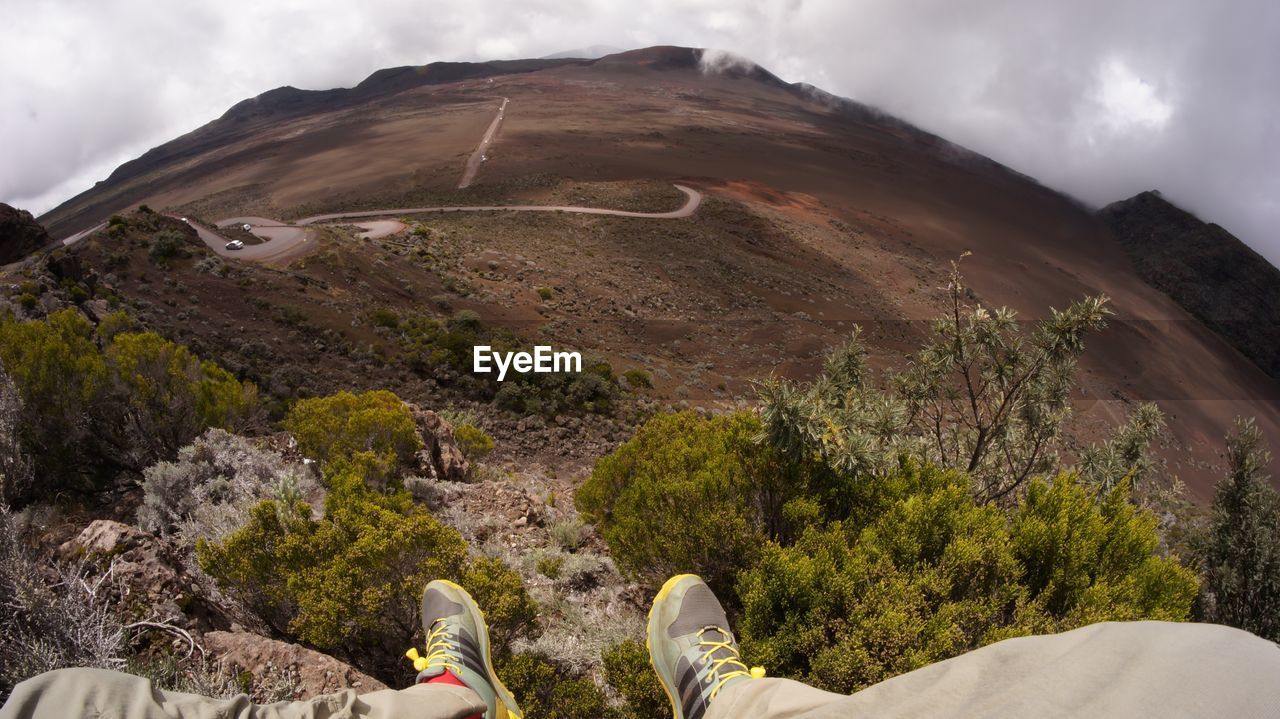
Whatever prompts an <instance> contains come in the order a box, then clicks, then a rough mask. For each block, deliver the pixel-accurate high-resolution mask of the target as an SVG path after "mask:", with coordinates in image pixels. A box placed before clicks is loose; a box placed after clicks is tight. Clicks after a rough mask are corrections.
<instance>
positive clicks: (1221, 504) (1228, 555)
mask: <svg viewBox="0 0 1280 719" xmlns="http://www.w3.org/2000/svg"><path fill="white" fill-rule="evenodd" d="M1227 460H1228V463H1229V470H1228V474H1227V477H1226V479H1225V480H1223V481H1222V483H1221V484H1219V485H1218V492H1217V494H1216V495H1215V496H1214V499H1213V526H1212V529H1211V530H1210V532H1209V536H1208V537H1206V538H1205V540H1204V541H1203V543H1202V547H1201V556H1202V561H1203V563H1204V578H1205V579H1204V590H1203V592H1202V593H1201V595H1200V598H1199V601H1198V602H1197V614H1198V615H1199V617H1200V618H1201V619H1203V620H1204V621H1207V622H1216V623H1221V624H1229V625H1231V626H1233V627H1239V628H1241V629H1245V630H1247V631H1250V632H1253V633H1255V634H1257V635H1258V636H1260V637H1263V638H1266V639H1270V640H1272V641H1280V493H1277V492H1276V490H1275V489H1273V488H1272V487H1271V486H1270V485H1269V484H1267V474H1266V467H1267V465H1268V464H1270V462H1271V453H1270V452H1268V451H1267V449H1266V447H1265V444H1264V442H1263V439H1262V435H1261V433H1260V432H1259V431H1258V428H1257V426H1256V425H1255V424H1254V423H1253V422H1252V421H1251V420H1250V421H1237V423H1236V428H1235V432H1234V433H1233V434H1232V435H1231V436H1230V437H1228V438H1227Z"/></svg>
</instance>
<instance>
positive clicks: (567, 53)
mask: <svg viewBox="0 0 1280 719" xmlns="http://www.w3.org/2000/svg"><path fill="white" fill-rule="evenodd" d="M620 52H623V50H622V48H620V47H614V46H612V45H588V46H587V47H580V48H576V49H574V50H561V51H560V52H553V53H551V54H550V55H544V56H543V57H542V59H543V60H561V59H565V58H585V59H587V60H595V59H597V58H601V57H604V56H605V55H613V54H616V53H620Z"/></svg>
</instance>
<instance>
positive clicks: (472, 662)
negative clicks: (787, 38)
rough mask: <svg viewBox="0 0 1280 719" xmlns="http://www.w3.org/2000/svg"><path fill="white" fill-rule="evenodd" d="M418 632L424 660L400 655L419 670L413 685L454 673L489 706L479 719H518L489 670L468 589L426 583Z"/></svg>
mask: <svg viewBox="0 0 1280 719" xmlns="http://www.w3.org/2000/svg"><path fill="white" fill-rule="evenodd" d="M422 630H423V631H424V632H426V634H427V653H426V655H419V654H418V650H417V649H410V650H409V651H407V652H405V656H407V657H409V659H410V660H412V661H413V668H414V669H417V670H418V682H423V681H426V680H428V679H431V678H432V677H437V676H440V675H441V674H443V673H444V672H446V671H449V672H453V675H454V676H455V677H457V678H458V679H459V680H460V681H461V682H462V683H463V684H465V685H467V688H468V689H470V690H472V691H474V692H475V693H476V694H479V695H480V697H481V698H482V699H484V702H485V704H487V705H488V706H489V708H488V710H486V711H485V713H484V719H521V717H522V716H523V715H522V714H521V712H520V705H519V704H517V703H516V700H515V697H513V696H511V692H510V691H508V690H507V688H506V687H504V686H503V685H502V682H501V681H499V680H498V675H497V674H496V673H495V672H494V671H493V657H492V655H491V654H490V652H489V628H488V626H487V625H486V624H485V621H484V613H482V612H481V611H480V607H478V606H477V605H476V600H474V599H472V598H471V595H470V594H468V593H467V590H465V589H463V588H462V587H460V586H458V585H457V584H454V583H453V582H450V581H446V580H443V579H437V580H435V581H433V582H431V583H430V584H428V585H427V588H426V590H425V591H424V592H423V593H422Z"/></svg>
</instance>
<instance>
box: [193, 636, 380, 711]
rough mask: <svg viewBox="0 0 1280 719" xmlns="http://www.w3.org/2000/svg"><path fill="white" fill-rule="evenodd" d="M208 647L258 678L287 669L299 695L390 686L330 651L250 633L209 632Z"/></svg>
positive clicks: (206, 637) (215, 655) (233, 664)
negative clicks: (335, 656) (329, 653)
mask: <svg viewBox="0 0 1280 719" xmlns="http://www.w3.org/2000/svg"><path fill="white" fill-rule="evenodd" d="M204 648H205V650H206V651H208V652H209V653H210V654H211V655H212V656H214V657H216V658H218V659H220V660H221V661H222V662H223V663H224V664H229V665H232V666H233V667H238V668H240V669H242V670H244V671H247V672H249V673H251V674H253V675H254V676H255V677H261V676H266V675H268V674H270V673H272V672H285V673H287V674H288V675H289V676H290V677H293V678H295V680H296V682H297V685H296V686H297V689H296V692H297V693H296V694H295V698H297V699H308V698H310V697H314V696H319V695H321V694H328V693H331V692H335V691H339V690H342V689H355V690H356V691H357V692H359V693H361V694H363V693H365V692H372V691H377V690H379V689H386V688H387V685H385V684H383V683H382V682H380V681H378V680H377V679H374V678H373V677H371V676H369V675H368V674H365V673H364V672H361V671H360V670H358V669H356V668H355V667H353V666H351V665H350V664H347V663H345V662H341V661H339V660H337V659H334V658H333V657H331V656H329V655H327V654H321V653H320V652H317V651H314V650H311V649H307V648H306V647H301V646H298V645H297V644H289V643H288V642H282V641H278V640H275V639H269V638H267V637H263V636H259V635H257V634H251V633H249V632H209V633H208V634H205V635H204Z"/></svg>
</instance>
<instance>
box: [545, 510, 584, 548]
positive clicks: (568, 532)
mask: <svg viewBox="0 0 1280 719" xmlns="http://www.w3.org/2000/svg"><path fill="white" fill-rule="evenodd" d="M550 531H551V539H553V540H554V541H555V543H556V546H558V547H560V548H561V549H563V550H564V551H566V552H572V551H574V550H575V549H577V548H578V547H581V546H582V543H583V542H585V541H586V539H587V525H585V524H583V522H582V520H581V519H578V518H577V517H574V518H572V519H563V520H560V521H559V522H556V523H554V524H552V525H551V530H550Z"/></svg>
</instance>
